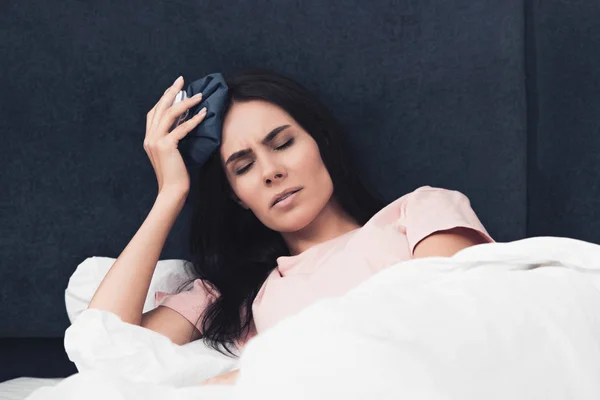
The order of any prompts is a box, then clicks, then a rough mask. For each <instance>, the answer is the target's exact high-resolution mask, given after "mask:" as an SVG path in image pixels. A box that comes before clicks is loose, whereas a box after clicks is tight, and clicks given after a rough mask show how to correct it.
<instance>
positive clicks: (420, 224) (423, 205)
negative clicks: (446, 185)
mask: <svg viewBox="0 0 600 400" xmlns="http://www.w3.org/2000/svg"><path fill="white" fill-rule="evenodd" d="M398 225H400V226H401V227H402V230H403V231H405V234H406V238H407V241H408V244H409V247H410V254H411V256H413V255H414V249H415V246H416V245H417V244H418V243H419V242H420V241H421V240H423V239H425V238H426V237H427V236H429V235H431V234H432V233H434V232H436V231H443V230H448V229H452V228H458V227H463V228H470V229H473V230H475V231H477V232H478V233H479V234H480V235H481V236H482V238H483V239H484V240H485V241H486V242H488V243H493V242H495V240H494V239H492V237H491V236H490V235H489V233H488V232H487V231H486V229H485V228H484V227H483V225H482V224H481V221H479V218H477V215H476V214H475V211H473V209H472V208H471V202H470V201H469V199H468V198H467V196H465V195H464V194H462V193H461V192H459V191H456V190H447V189H442V188H435V187H431V186H422V187H420V188H418V189H416V190H415V191H414V192H412V193H410V194H409V195H407V197H406V201H405V202H404V204H403V209H402V212H401V214H400V218H399V220H398Z"/></svg>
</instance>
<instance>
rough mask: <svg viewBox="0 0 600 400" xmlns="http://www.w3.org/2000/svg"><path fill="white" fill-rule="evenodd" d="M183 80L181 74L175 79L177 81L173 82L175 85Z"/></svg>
mask: <svg viewBox="0 0 600 400" xmlns="http://www.w3.org/2000/svg"><path fill="white" fill-rule="evenodd" d="M180 80H181V75H180V76H179V78H177V79H175V82H173V85H175V84H176V83H178V82H179V81H180Z"/></svg>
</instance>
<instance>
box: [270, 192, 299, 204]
mask: <svg viewBox="0 0 600 400" xmlns="http://www.w3.org/2000/svg"><path fill="white" fill-rule="evenodd" d="M300 190H302V188H299V189H293V190H290V191H288V192H286V193H284V194H283V195H281V196H279V197H278V198H277V199H276V200H275V201H274V202H273V204H271V207H273V206H274V205H275V204H277V203H279V202H280V201H283V200H285V199H286V198H288V197H290V196H291V195H293V194H294V193H296V192H299V191H300Z"/></svg>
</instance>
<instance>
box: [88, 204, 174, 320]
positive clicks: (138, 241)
mask: <svg viewBox="0 0 600 400" xmlns="http://www.w3.org/2000/svg"><path fill="white" fill-rule="evenodd" d="M185 198H186V195H176V194H171V193H162V194H161V193H159V194H158V196H157V198H156V201H155V202H154V205H153V207H152V209H151V210H150V212H149V214H148V216H147V217H146V219H145V221H144V222H143V224H142V226H141V227H140V228H139V229H138V231H137V232H136V234H135V236H134V237H133V238H132V239H131V241H130V242H129V244H128V245H127V247H125V249H124V250H123V252H122V253H121V255H119V257H118V258H117V260H116V261H115V262H114V264H113V266H112V267H111V268H110V270H109V271H108V273H107V274H106V276H105V277H104V279H103V280H102V282H101V283H100V286H99V287H98V289H97V290H96V293H95V294H94V297H93V298H92V300H91V302H90V304H89V306H88V308H97V309H103V310H107V311H110V312H112V313H114V314H116V315H118V316H119V317H120V318H121V319H122V320H123V321H124V322H127V323H131V324H135V325H140V323H141V318H142V312H143V307H144V302H145V299H146V296H147V295H148V288H149V287H150V281H151V280H152V275H153V274H154V270H155V268H156V264H157V262H158V259H159V257H160V254H161V252H162V248H163V246H164V244H165V241H166V239H167V237H168V235H169V232H170V230H171V228H172V227H173V224H174V223H175V220H176V219H177V216H178V215H179V213H180V212H181V209H182V208H183V204H184V202H185Z"/></svg>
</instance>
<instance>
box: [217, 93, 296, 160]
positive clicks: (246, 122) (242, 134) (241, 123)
mask: <svg viewBox="0 0 600 400" xmlns="http://www.w3.org/2000/svg"><path fill="white" fill-rule="evenodd" d="M285 124H290V125H292V124H294V120H293V118H292V117H291V116H290V115H289V114H288V113H286V112H285V111H284V110H283V109H281V108H279V107H278V106H276V105H274V104H271V103H268V102H266V101H262V100H252V101H247V102H243V103H234V104H232V106H231V108H230V109H229V112H228V113H227V116H226V117H225V120H224V121H223V132H222V133H223V136H222V138H221V156H222V157H227V156H228V155H229V154H230V153H233V152H235V151H238V150H241V149H243V148H246V147H248V146H249V145H250V144H251V143H258V142H260V141H261V140H262V139H263V138H264V137H265V136H266V135H267V134H268V133H269V132H270V131H271V130H273V129H274V128H277V127H279V126H281V125H285Z"/></svg>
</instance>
